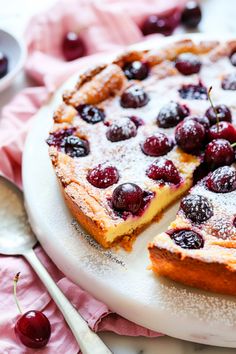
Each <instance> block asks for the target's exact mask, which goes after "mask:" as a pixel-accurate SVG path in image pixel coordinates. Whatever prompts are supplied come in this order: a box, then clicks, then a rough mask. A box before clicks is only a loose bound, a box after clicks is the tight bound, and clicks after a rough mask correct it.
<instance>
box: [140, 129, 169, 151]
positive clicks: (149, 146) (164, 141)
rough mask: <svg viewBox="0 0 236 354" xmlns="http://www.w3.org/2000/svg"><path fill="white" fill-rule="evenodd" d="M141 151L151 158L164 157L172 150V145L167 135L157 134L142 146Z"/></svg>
mask: <svg viewBox="0 0 236 354" xmlns="http://www.w3.org/2000/svg"><path fill="white" fill-rule="evenodd" d="M141 149H142V151H143V152H144V154H146V155H149V156H163V155H166V154H167V153H168V152H169V151H170V150H171V149H172V143H171V141H170V140H169V138H168V137H167V136H166V135H165V134H163V133H160V132H157V133H156V134H155V135H151V136H149V137H148V138H147V139H146V140H145V141H144V142H143V143H142V144H141Z"/></svg>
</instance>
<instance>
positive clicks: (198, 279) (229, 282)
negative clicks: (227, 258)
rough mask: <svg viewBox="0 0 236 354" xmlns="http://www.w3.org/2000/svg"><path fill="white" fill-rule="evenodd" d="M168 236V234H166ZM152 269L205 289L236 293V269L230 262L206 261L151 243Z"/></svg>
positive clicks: (175, 279)
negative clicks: (230, 265)
mask: <svg viewBox="0 0 236 354" xmlns="http://www.w3.org/2000/svg"><path fill="white" fill-rule="evenodd" d="M166 237H168V235H166ZM148 249H149V253H150V260H151V262H152V270H153V271H154V272H155V273H156V274H157V275H161V276H165V277H167V278H170V279H172V280H174V281H177V282H180V283H183V284H185V285H189V286H192V287H195V288H201V289H203V290H208V291H213V292H217V293H221V294H228V295H236V271H235V269H233V268H231V267H229V266H228V264H227V263H226V264H224V263H218V262H214V261H213V260H212V261H211V262H205V261H202V260H199V259H196V258H193V257H188V256H186V257H183V254H182V252H180V251H176V252H171V251H169V250H168V249H165V248H159V247H158V246H157V245H155V243H152V244H150V245H149V248H148Z"/></svg>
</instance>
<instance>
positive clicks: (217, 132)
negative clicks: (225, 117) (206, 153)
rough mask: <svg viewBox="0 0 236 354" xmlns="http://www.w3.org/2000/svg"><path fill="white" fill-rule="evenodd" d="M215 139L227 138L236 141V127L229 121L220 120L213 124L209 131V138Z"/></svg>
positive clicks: (232, 141)
mask: <svg viewBox="0 0 236 354" xmlns="http://www.w3.org/2000/svg"><path fill="white" fill-rule="evenodd" d="M213 139H226V140H228V141H229V142H231V143H234V142H236V129H235V127H234V126H233V124H231V123H229V122H219V124H215V125H212V127H210V129H209V131H208V140H209V141H211V140H213Z"/></svg>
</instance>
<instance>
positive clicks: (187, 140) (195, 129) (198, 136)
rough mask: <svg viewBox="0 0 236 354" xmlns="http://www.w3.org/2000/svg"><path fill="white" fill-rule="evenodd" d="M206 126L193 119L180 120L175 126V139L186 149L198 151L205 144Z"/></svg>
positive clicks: (187, 150)
mask: <svg viewBox="0 0 236 354" xmlns="http://www.w3.org/2000/svg"><path fill="white" fill-rule="evenodd" d="M205 135H206V133H205V128H204V126H203V125H202V124H200V123H198V122H197V121H195V120H193V119H187V120H184V121H183V122H180V123H179V124H178V125H177V127H176V128H175V140H176V143H177V145H179V146H180V147H181V148H182V149H183V150H184V151H186V152H192V153H195V152H196V153H198V152H199V151H200V149H201V148H202V146H203V144H204V139H205Z"/></svg>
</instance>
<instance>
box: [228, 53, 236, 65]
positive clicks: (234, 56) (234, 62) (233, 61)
mask: <svg viewBox="0 0 236 354" xmlns="http://www.w3.org/2000/svg"><path fill="white" fill-rule="evenodd" d="M229 59H230V61H231V64H232V65H233V66H236V51H234V52H233V53H231V55H230V57H229Z"/></svg>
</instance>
